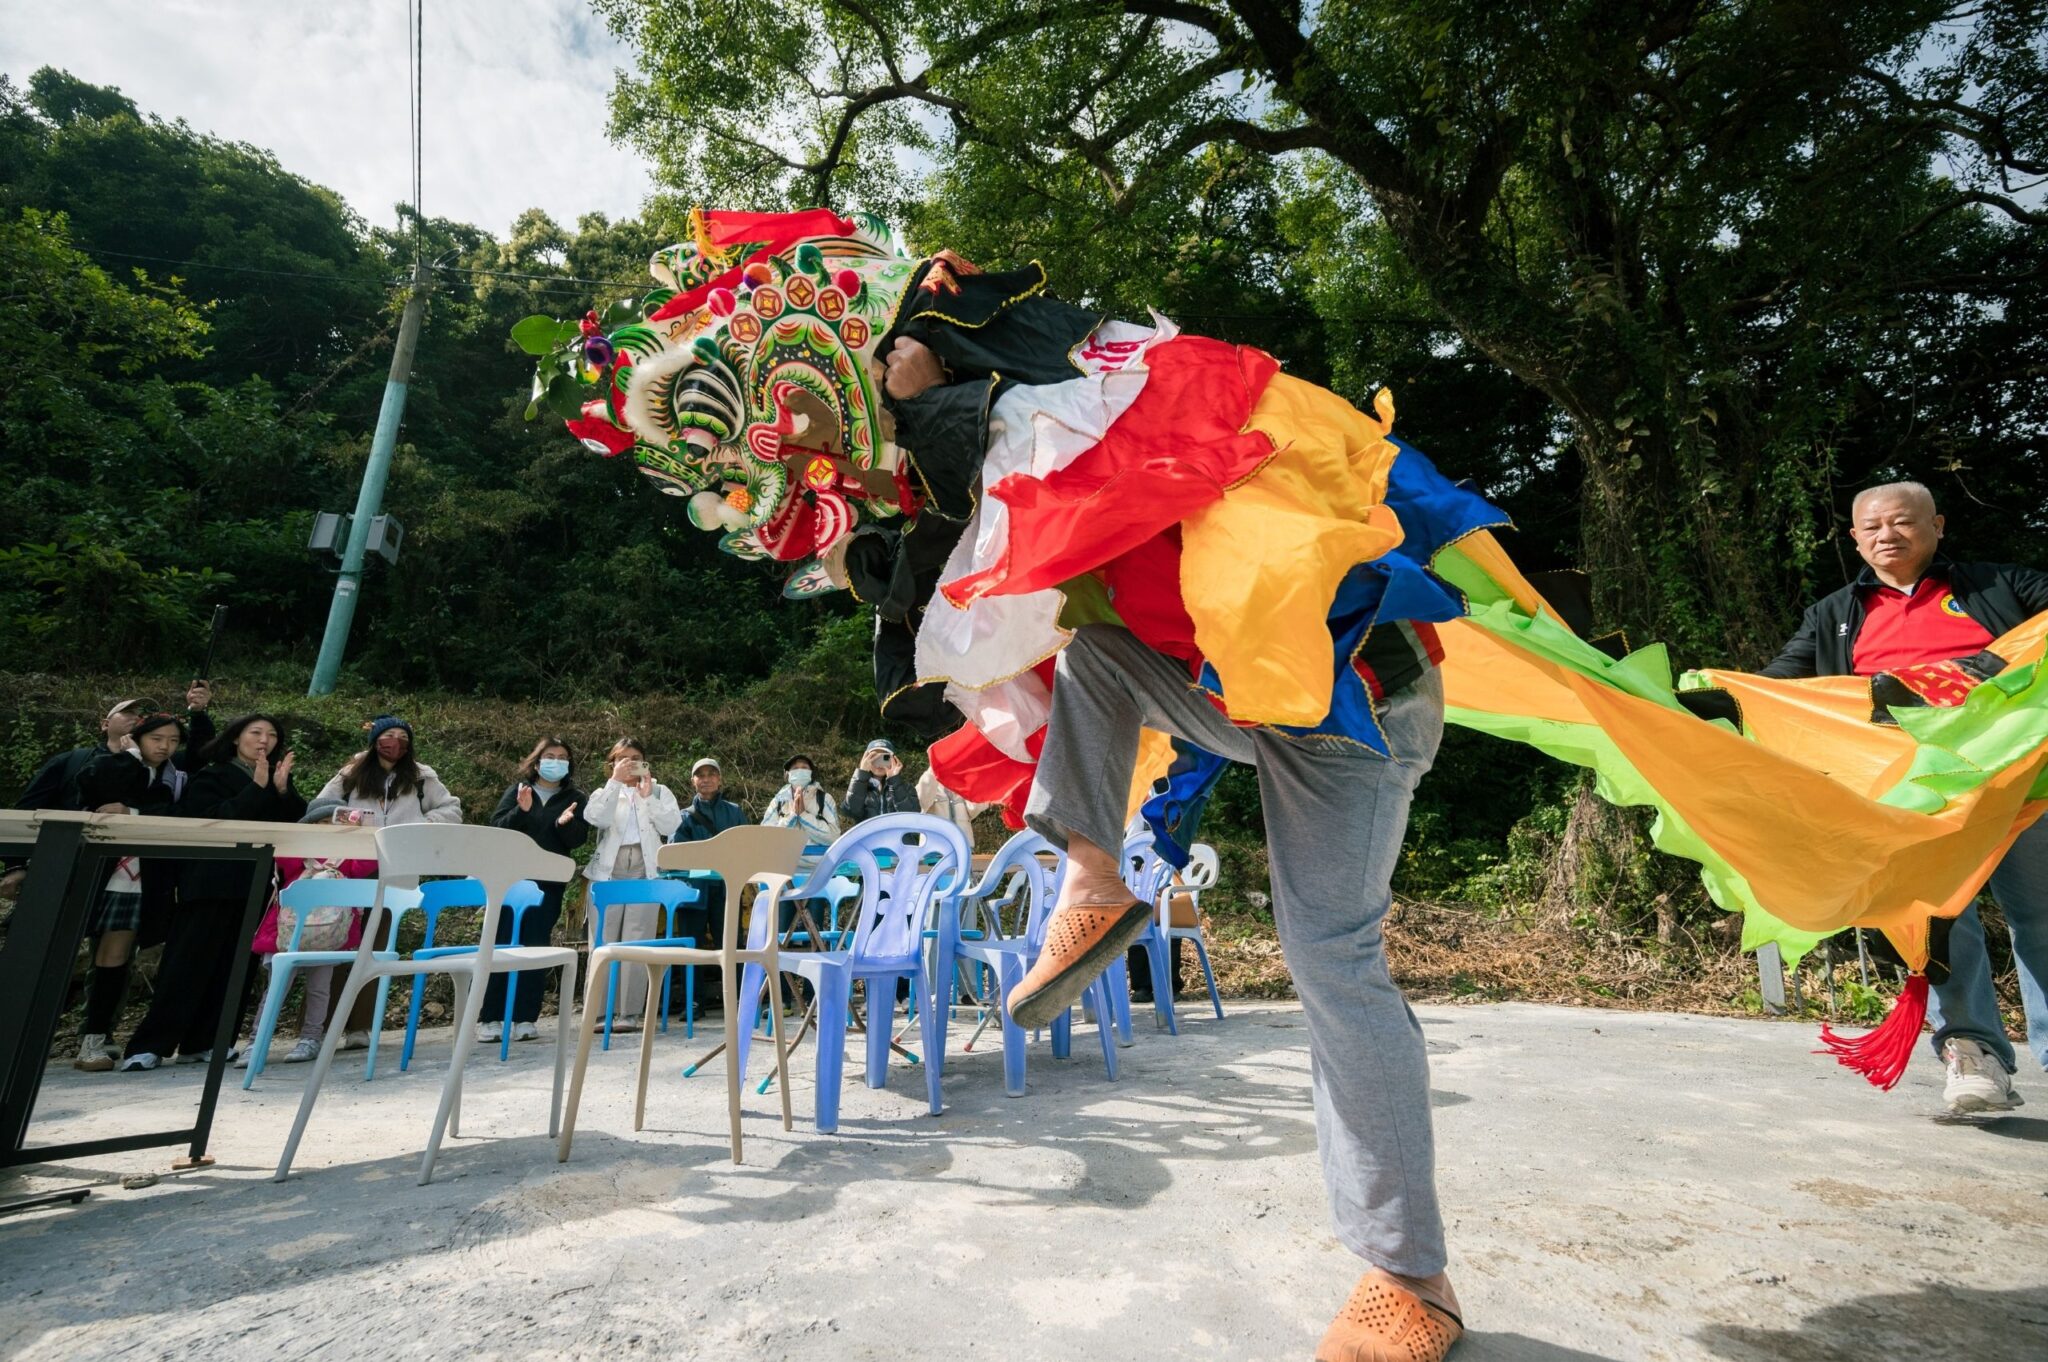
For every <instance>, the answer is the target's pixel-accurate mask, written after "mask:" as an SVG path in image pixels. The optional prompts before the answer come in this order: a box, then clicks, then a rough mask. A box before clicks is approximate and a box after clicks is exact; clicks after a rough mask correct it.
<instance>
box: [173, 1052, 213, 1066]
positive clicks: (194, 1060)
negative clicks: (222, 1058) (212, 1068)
mask: <svg viewBox="0 0 2048 1362" xmlns="http://www.w3.org/2000/svg"><path fill="white" fill-rule="evenodd" d="M171 1062H172V1063H173V1064H211V1063H213V1051H211V1050H201V1051H200V1052H199V1053H198V1054H196V1055H188V1054H186V1053H185V1052H184V1051H183V1050H180V1051H178V1057H177V1058H176V1059H174V1060H172V1061H171Z"/></svg>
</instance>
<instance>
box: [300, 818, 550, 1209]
mask: <svg viewBox="0 0 2048 1362" xmlns="http://www.w3.org/2000/svg"><path fill="white" fill-rule="evenodd" d="M575 870H576V863H575V862H574V861H571V860H570V859H569V858H568V857H567V856H558V855H556V854H555V853H553V852H550V851H542V850H541V849H540V848H539V847H538V846H536V845H535V844H534V842H533V839H532V838H530V837H528V836H527V835H526V834H525V833H523V832H514V831H512V830H511V829H509V828H488V827H470V826H467V825H450V824H446V823H408V824H405V825H403V826H401V827H395V828H379V829H378V830H377V885H378V891H379V892H378V895H377V901H376V902H375V903H374V904H372V905H371V907H370V916H369V920H368V921H367V922H365V923H364V924H363V944H362V945H361V946H360V947H358V948H357V950H356V957H355V962H354V968H353V969H352V970H351V971H350V973H349V978H348V983H347V984H346V985H345V986H344V987H343V989H342V993H341V997H340V998H339V999H338V1000H337V1001H336V1002H335V1005H334V1015H335V1016H337V1017H346V1016H347V1015H348V1012H349V1009H350V1008H351V1007H352V1006H354V1004H355V1000H356V997H357V995H359V994H360V993H361V992H362V991H363V989H365V988H367V987H368V986H369V985H370V984H371V983H372V982H373V981H382V980H384V979H388V978H398V977H409V978H413V979H414V980H416V981H417V980H419V979H421V977H422V976H425V975H428V974H446V975H449V976H450V977H451V978H453V980H454V982H455V1054H454V1057H453V1058H452V1059H451V1060H450V1061H449V1065H448V1077H447V1079H446V1080H445V1081H444V1082H443V1083H442V1085H441V1105H440V1108H439V1110H437V1111H436V1112H435V1113H434V1129H433V1132H432V1133H431V1134H430V1135H429V1136H428V1137H427V1148H426V1152H425V1153H424V1154H423V1155H422V1156H421V1158H420V1183H421V1185H422V1186H424V1185H425V1184H426V1183H428V1182H431V1181H432V1180H433V1177H434V1156H435V1155H436V1154H438V1153H440V1150H441V1137H442V1136H443V1135H444V1134H450V1135H460V1134H461V1133H462V1131H461V1126H462V1075H463V1068H464V1066H465V1065H466V1064H467V1063H468V1061H469V1054H470V1051H471V1049H473V1048H474V1047H475V1044H476V1027H477V1021H478V1019H479V1016H480V1014H481V1012H482V1010H483V1001H484V991H483V987H482V985H483V983H484V981H485V980H486V979H488V978H489V977H490V976H491V975H492V974H497V973H504V972H506V971H509V970H515V969H521V970H526V969H549V968H555V967H560V969H561V971H562V991H561V1009H560V1015H561V1016H562V1017H564V1018H567V1017H569V1016H571V1015H573V1014H574V1012H575V1006H576V951H575V949H574V948H573V947H567V946H500V945H497V944H496V942H497V936H498V914H499V913H500V912H501V911H503V908H504V904H505V896H506V895H507V894H508V893H510V892H511V889H512V886H513V885H515V884H517V883H519V881H521V880H541V881H548V880H554V881H566V880H567V879H568V878H569V877H570V876H571V875H573V874H574V873H575ZM422 876H430V877H435V878H440V877H452V878H457V879H472V880H476V881H477V882H479V883H480V884H482V885H483V888H484V920H483V924H482V927H481V934H480V935H481V939H480V940H479V941H478V943H477V948H476V951H475V952H474V953H473V954H468V955H443V956H439V957H436V958H433V959H427V960H417V959H399V960H385V959H379V958H378V954H379V952H378V951H377V950H376V949H375V943H376V941H377V937H378V934H379V933H378V928H379V926H380V925H381V924H382V921H383V914H384V913H385V911H386V906H385V902H384V891H385V890H386V889H390V888H396V889H416V888H417V887H418V886H419V881H420V879H421V877H422ZM414 986H415V987H418V986H419V985H418V983H417V982H416V983H415V985H414ZM383 1022H384V1019H383V1018H382V1017H379V1018H378V1019H377V1025H378V1026H379V1027H380V1028H381V1027H382V1025H383ZM342 1031H343V1028H342V1027H340V1026H330V1027H328V1028H327V1035H326V1037H325V1039H323V1040H322V1041H321V1043H320V1057H319V1059H317V1060H315V1061H314V1063H313V1072H312V1075H311V1076H310V1077H309V1078H308V1079H307V1080H306V1093H305V1096H304V1097H302V1098H301V1099H300V1100H299V1114H298V1117H297V1119H295V1120H294V1121H293V1122H292V1133H291V1135H290V1137H289V1138H287V1139H286V1140H285V1143H284V1153H283V1154H282V1155H281V1156H279V1158H278V1161H277V1175H276V1181H278V1182H283V1181H284V1180H285V1178H286V1176H287V1175H289V1174H290V1172H291V1168H292V1158H293V1156H294V1155H295V1154H297V1153H298V1148H299V1140H300V1138H301V1137H302V1136H304V1135H305V1133H306V1122H307V1120H308V1119H309V1118H310V1117H311V1116H312V1114H313V1104H314V1103H315V1102H316V1101H318V1100H319V1098H320V1085H321V1084H323V1083H324V1082H326V1081H327V1071H328V1070H329V1069H330V1068H332V1067H333V1065H334V1054H335V1051H336V1049H337V1048H339V1046H340V1044H341V1036H342ZM556 1041H557V1043H556V1046H555V1090H554V1099H553V1103H552V1105H551V1106H550V1107H549V1110H548V1135H549V1136H550V1137H553V1136H554V1134H555V1133H556V1131H557V1130H558V1129H559V1128H560V1125H561V1114H562V1080H563V1078H564V1077H565V1075H566V1073H567V1069H568V1064H567V1060H568V1055H569V1048H568V1035H567V1033H566V1032H563V1031H562V1030H561V1029H560V1027H557V1035H556Z"/></svg>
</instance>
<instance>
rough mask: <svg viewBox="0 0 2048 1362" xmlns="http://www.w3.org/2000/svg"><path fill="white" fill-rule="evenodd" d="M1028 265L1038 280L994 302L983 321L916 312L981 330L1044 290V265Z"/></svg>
mask: <svg viewBox="0 0 2048 1362" xmlns="http://www.w3.org/2000/svg"><path fill="white" fill-rule="evenodd" d="M1030 267H1031V268H1032V269H1034V270H1037V271H1038V282H1037V283H1036V284H1033V285H1032V286H1031V287H1030V288H1028V289H1025V290H1024V291H1023V292H1022V293H1019V294H1015V295H1014V296H1012V297H1009V298H1005V299H1003V301H1002V302H1000V303H997V304H996V310H995V311H993V312H991V313H989V314H988V317H987V319H986V320H984V321H978V322H968V321H962V320H961V319H960V318H958V317H955V316H951V315H949V314H947V313H944V312H936V311H929V310H928V311H924V312H920V313H918V314H917V315H918V316H919V317H929V318H931V319H932V320H933V321H936V322H945V323H946V324H948V325H949V326H953V327H956V328H958V329H959V330H961V331H979V330H981V328H983V327H984V326H987V325H988V324H989V322H992V321H994V320H995V319H996V318H998V317H1000V316H1002V315H1003V313H1005V312H1007V311H1008V310H1009V309H1011V308H1013V307H1015V306H1016V305H1017V304H1019V303H1021V302H1023V301H1024V300H1025V299H1026V298H1033V297H1036V296H1037V295H1039V294H1041V293H1043V292H1045V287H1046V278H1045V266H1043V265H1041V264H1039V263H1038V262H1037V261H1036V260H1034V261H1032V262H1031V266H1030ZM915 291H916V288H915V287H913V288H910V289H905V290H904V293H905V295H906V296H907V295H909V294H910V293H913V292H915ZM934 296H937V295H934ZM1089 334H1091V335H1092V334H1094V333H1093V332H1092V331H1091V332H1090V333H1089Z"/></svg>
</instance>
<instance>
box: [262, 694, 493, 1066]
mask: <svg viewBox="0 0 2048 1362" xmlns="http://www.w3.org/2000/svg"><path fill="white" fill-rule="evenodd" d="M368 728H369V734H370V745H369V746H368V747H365V748H364V749H363V750H362V751H360V752H358V753H356V754H355V755H354V756H353V757H350V758H349V759H348V761H347V762H346V763H345V764H343V766H342V768H341V769H340V770H339V771H337V772H335V773H334V777H333V778H332V779H331V780H329V781H328V782H327V783H326V784H325V785H323V786H321V787H320V793H319V794H317V795H315V796H314V797H313V802H312V803H311V804H310V805H308V806H307V821H309V822H320V821H332V822H336V823H353V824H356V825H358V826H361V827H376V828H393V827H400V826H402V825H404V824H407V823H460V822H461V821H462V801H461V800H460V799H457V798H456V797H455V795H454V793H453V792H451V791H450V790H449V788H448V787H447V786H446V785H444V784H443V783H442V782H441V777H440V776H438V775H436V774H435V773H434V768H433V767H431V766H428V765H426V764H425V763H423V762H421V761H420V760H419V759H418V757H417V756H416V755H415V752H414V748H413V731H412V725H411V724H409V723H407V722H406V721H405V720H403V719H401V718H399V717H397V716H396V715H393V714H380V715H378V716H377V717H376V718H375V719H372V720H371V721H370V723H369V725H368ZM346 987H347V985H346V983H345V982H344V984H343V988H342V990H338V991H336V993H335V994H334V996H335V997H336V998H339V997H340V996H341V993H342V992H343V991H345V990H346ZM376 1011H377V991H376V990H375V989H364V990H363V991H362V992H361V993H359V994H357V995H356V1002H355V1006H354V1007H353V1008H352V1009H351V1010H350V1012H349V1015H348V1016H347V1017H346V1018H345V1019H343V1021H342V1030H341V1046H340V1048H341V1049H343V1050H366V1049H368V1048H369V1046H370V1028H371V1027H372V1026H375V1027H378V1028H380V1029H381V1028H382V1027H383V1025H384V1019H383V1018H382V1017H379V1016H377V1015H376ZM334 1022H335V1019H334V1018H333V1017H329V1018H327V1025H329V1026H332V1025H333V1024H334ZM301 1034H303V1032H302V1033H301ZM323 1034H324V1033H323Z"/></svg>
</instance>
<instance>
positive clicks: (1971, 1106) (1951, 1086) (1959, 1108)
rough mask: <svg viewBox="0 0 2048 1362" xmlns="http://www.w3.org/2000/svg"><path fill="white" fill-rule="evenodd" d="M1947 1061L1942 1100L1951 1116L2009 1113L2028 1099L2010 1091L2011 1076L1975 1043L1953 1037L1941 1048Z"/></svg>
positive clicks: (1965, 1038) (1995, 1059)
mask: <svg viewBox="0 0 2048 1362" xmlns="http://www.w3.org/2000/svg"><path fill="white" fill-rule="evenodd" d="M1941 1057H1942V1058H1943V1059H1944V1060H1946V1061H1947V1062H1948V1085H1947V1086H1946V1087H1944V1088H1943V1089H1942V1091H1941V1100H1942V1102H1943V1103H1944V1104H1946V1105H1947V1107H1948V1114H1949V1115H1951V1116H1979V1115H1984V1114H1987V1113H1990V1112H1998V1111H2011V1110H2012V1109H2013V1108H2014V1107H2017V1106H2020V1105H2022V1104H2023V1103H2024V1102H2025V1101H2026V1100H2027V1099H2026V1098H2024V1097H2022V1096H2020V1095H2019V1094H2018V1093H2016V1092H2014V1091H2013V1090H2012V1075H2011V1074H2009V1073H2007V1072H2006V1071H2005V1066H2004V1065H2003V1064H2001V1063H1999V1062H1998V1060H1997V1058H1996V1057H1995V1056H1994V1055H1992V1054H1991V1053H1990V1052H1989V1051H1987V1050H1986V1049H1985V1048H1984V1047H1983V1046H1982V1045H1979V1044H1978V1043H1977V1042H1976V1041H1974V1040H1971V1039H1969V1038H1968V1037H1967V1036H1952V1037H1950V1038H1949V1041H1948V1043H1947V1044H1946V1045H1944V1046H1942V1047H1941Z"/></svg>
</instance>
